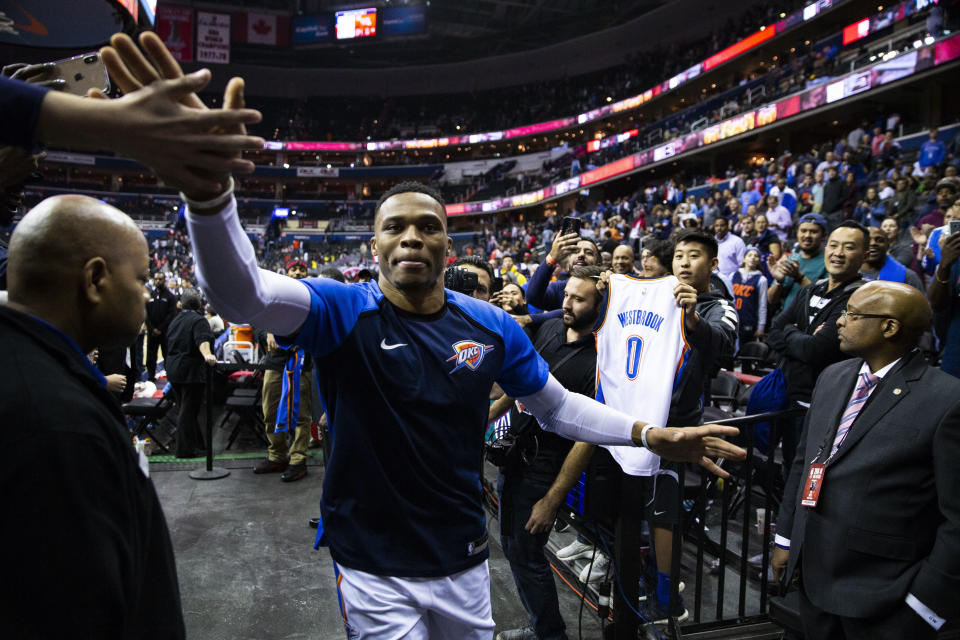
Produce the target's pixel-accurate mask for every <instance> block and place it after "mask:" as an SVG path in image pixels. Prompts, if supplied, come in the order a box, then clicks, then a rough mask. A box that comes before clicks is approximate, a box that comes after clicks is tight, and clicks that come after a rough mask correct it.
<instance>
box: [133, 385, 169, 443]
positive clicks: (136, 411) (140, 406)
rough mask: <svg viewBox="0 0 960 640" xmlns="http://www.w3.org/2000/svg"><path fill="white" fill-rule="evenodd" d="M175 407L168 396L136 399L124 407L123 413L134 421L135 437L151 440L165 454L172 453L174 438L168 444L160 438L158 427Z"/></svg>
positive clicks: (167, 439)
mask: <svg viewBox="0 0 960 640" xmlns="http://www.w3.org/2000/svg"><path fill="white" fill-rule="evenodd" d="M172 407H173V400H172V399H171V398H170V397H168V396H163V397H160V398H134V399H132V400H131V401H130V402H127V403H126V404H124V405H123V413H124V414H125V415H126V416H127V417H128V418H130V419H131V420H132V421H133V425H132V431H133V435H135V436H138V437H141V438H150V440H151V441H152V442H154V443H156V445H157V446H158V447H160V448H161V449H162V450H163V451H164V452H165V453H167V454H169V453H170V449H169V447H170V445H171V443H172V442H173V438H172V437H167V438H166V442H164V441H163V439H162V438H161V436H160V433H159V430H158V428H157V427H158V426H159V424H160V421H161V420H162V419H163V418H164V416H166V415H167V413H168V412H169V411H170V409H171V408H172Z"/></svg>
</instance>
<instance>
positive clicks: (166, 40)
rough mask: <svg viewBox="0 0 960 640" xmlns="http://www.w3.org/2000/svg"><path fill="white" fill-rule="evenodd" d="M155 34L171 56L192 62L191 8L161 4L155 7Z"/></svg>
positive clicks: (181, 60)
mask: <svg viewBox="0 0 960 640" xmlns="http://www.w3.org/2000/svg"><path fill="white" fill-rule="evenodd" d="M156 31H157V35H158V36H160V39H161V40H163V44H165V45H166V46H167V49H169V50H170V53H171V54H173V57H174V58H176V59H177V60H178V61H180V62H193V9H191V8H190V7H177V6H173V5H168V4H162V5H160V6H159V7H157V26H156Z"/></svg>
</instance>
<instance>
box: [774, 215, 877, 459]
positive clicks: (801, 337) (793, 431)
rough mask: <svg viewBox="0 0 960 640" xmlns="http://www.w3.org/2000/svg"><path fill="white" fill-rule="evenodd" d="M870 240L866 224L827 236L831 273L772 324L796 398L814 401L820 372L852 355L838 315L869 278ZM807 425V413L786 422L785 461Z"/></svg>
mask: <svg viewBox="0 0 960 640" xmlns="http://www.w3.org/2000/svg"><path fill="white" fill-rule="evenodd" d="M869 244H870V235H869V234H868V233H867V230H866V229H864V228H863V227H862V226H861V225H860V224H858V223H856V222H853V221H850V220H848V221H846V222H843V223H841V224H840V226H839V227H837V228H836V229H835V230H834V231H833V233H831V234H830V236H829V238H827V246H826V249H825V250H824V264H826V267H827V274H828V276H827V277H826V278H825V279H823V280H818V281H817V282H814V283H813V284H810V285H807V286H806V287H804V288H803V289H801V290H800V293H798V294H797V297H796V298H794V300H793V303H792V304H791V305H790V306H789V307H787V308H786V309H784V310H783V311H781V312H780V313H779V314H777V316H776V317H775V318H774V319H773V322H772V323H771V326H770V330H769V331H768V332H767V344H769V345H770V347H771V348H773V349H776V350H777V351H779V352H780V353H781V354H782V355H783V364H781V368H782V369H783V375H784V378H786V382H787V399H788V400H789V401H790V402H791V403H796V404H799V405H802V406H804V407H808V406H810V395H811V393H813V385H814V383H816V381H817V376H819V375H820V372H822V371H823V370H824V369H825V368H826V367H827V365H830V364H833V363H834V362H839V361H840V360H843V359H845V358H846V357H847V356H846V355H844V354H843V352H841V351H840V341H839V339H838V338H837V318H839V317H840V313H841V312H842V311H843V309H844V308H845V307H846V306H847V300H848V299H849V298H850V296H851V295H852V294H853V292H854V291H856V290H857V289H858V288H859V287H860V286H861V285H863V283H864V281H863V280H862V279H861V278H860V266H861V265H862V264H863V259H864V257H865V255H866V250H867V246H868V245H869ZM802 426H803V420H802V418H801V419H798V420H788V421H781V422H780V429H781V435H782V437H783V459H784V460H788V461H789V460H793V456H794V453H795V452H796V450H797V442H798V441H799V439H800V430H801V428H802Z"/></svg>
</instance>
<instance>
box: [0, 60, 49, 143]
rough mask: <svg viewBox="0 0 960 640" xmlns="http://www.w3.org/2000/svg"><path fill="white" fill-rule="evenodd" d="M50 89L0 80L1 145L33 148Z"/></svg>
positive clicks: (0, 78)
mask: <svg viewBox="0 0 960 640" xmlns="http://www.w3.org/2000/svg"><path fill="white" fill-rule="evenodd" d="M47 91H49V89H47V88H45V87H38V86H37V85H34V84H29V83H27V82H21V81H20V80H11V79H10V78H6V77H3V76H0V113H2V114H3V117H2V118H0V144H5V145H12V146H17V147H30V146H31V145H33V142H34V132H35V131H36V129H37V121H38V120H39V119H40V104H41V103H42V102H43V97H44V96H45V95H46V94H47Z"/></svg>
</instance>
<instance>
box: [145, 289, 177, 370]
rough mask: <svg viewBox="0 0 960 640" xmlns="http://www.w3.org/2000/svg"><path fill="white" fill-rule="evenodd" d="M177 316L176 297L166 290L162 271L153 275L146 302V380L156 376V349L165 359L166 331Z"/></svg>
mask: <svg viewBox="0 0 960 640" xmlns="http://www.w3.org/2000/svg"><path fill="white" fill-rule="evenodd" d="M176 316H177V296H175V295H174V294H173V292H172V291H170V289H168V288H167V278H166V276H164V275H163V272H162V271H157V272H156V273H155V274H153V292H152V295H151V296H150V299H149V300H148V301H147V380H155V379H156V376H157V349H159V350H160V351H162V352H163V357H164V359H166V357H167V331H168V329H169V328H170V323H171V322H173V319H174V318H175V317H176Z"/></svg>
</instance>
